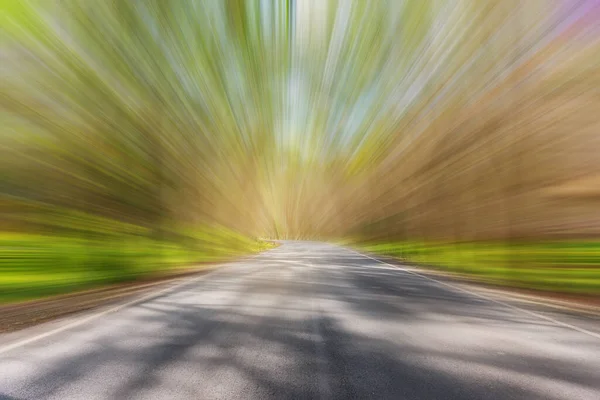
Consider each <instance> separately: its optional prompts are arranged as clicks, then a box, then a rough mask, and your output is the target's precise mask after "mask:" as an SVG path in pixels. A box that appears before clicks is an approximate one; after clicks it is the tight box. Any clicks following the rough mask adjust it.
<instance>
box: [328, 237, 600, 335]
mask: <svg viewBox="0 0 600 400" xmlns="http://www.w3.org/2000/svg"><path fill="white" fill-rule="evenodd" d="M340 247H342V248H345V249H347V250H350V251H352V252H354V253H356V254H358V255H360V256H362V257H366V258H370V259H371V260H374V261H377V262H378V263H380V264H383V265H387V266H390V267H393V268H394V269H397V270H400V271H403V272H407V273H409V274H412V275H415V276H418V277H421V278H423V279H426V280H429V281H432V282H435V283H437V284H438V285H442V286H446V287H449V288H452V289H454V290H457V291H459V292H463V293H467V294H470V295H471V296H474V297H477V298H480V299H483V300H487V301H489V302H492V303H495V304H499V305H502V306H504V307H508V308H511V309H513V310H517V311H520V312H522V313H524V314H528V315H530V316H533V317H537V318H540V319H543V320H546V321H548V322H552V323H553V324H554V325H557V326H561V327H563V328H569V329H571V330H574V331H577V332H579V333H583V334H585V335H588V336H592V337H594V338H596V339H600V333H596V332H592V331H589V330H587V329H584V328H580V327H578V326H575V325H571V324H568V323H566V322H562V321H559V320H557V319H555V318H552V317H548V316H546V315H543V314H539V313H536V312H534V311H529V310H526V309H524V308H521V307H517V306H514V305H512V304H509V303H505V302H503V301H500V300H495V299H493V298H490V297H487V296H484V295H481V294H479V293H475V292H471V291H470V290H467V289H464V288H461V287H458V286H455V285H452V284H450V283H447V282H442V281H439V280H437V279H434V278H431V277H429V276H426V275H422V274H419V273H418V272H414V271H411V270H409V269H406V268H402V267H400V266H398V265H394V264H390V263H388V262H385V261H381V260H378V259H377V258H375V257H371V256H369V255H367V254H363V253H360V252H358V251H356V250H354V249H349V248H347V247H343V246H340Z"/></svg>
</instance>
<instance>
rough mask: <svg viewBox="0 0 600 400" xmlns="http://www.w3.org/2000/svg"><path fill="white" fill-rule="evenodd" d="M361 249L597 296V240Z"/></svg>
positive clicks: (487, 278)
mask: <svg viewBox="0 0 600 400" xmlns="http://www.w3.org/2000/svg"><path fill="white" fill-rule="evenodd" d="M358 246H359V247H360V248H361V249H364V250H366V251H370V252H373V253H377V254H382V255H390V256H394V257H398V258H401V259H403V260H406V261H409V262H414V263H418V264H422V265H426V266H429V267H431V268H435V269H438V270H442V271H447V272H451V273H456V274H462V275H465V276H469V277H473V278H477V279H479V280H481V281H484V282H487V283H492V284H499V285H505V286H512V287H519V288H527V289H536V290H544V291H552V292H560V293H571V294H592V295H597V294H600V242H594V241H564V242H556V241H553V242H536V243H534V242H528V243H519V244H516V245H510V246H509V245H507V244H505V243H500V242H483V243H481V242H474V243H454V244H448V243H436V242H415V241H413V242H378V243H361V244H359V245H358Z"/></svg>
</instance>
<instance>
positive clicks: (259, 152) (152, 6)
mask: <svg viewBox="0 0 600 400" xmlns="http://www.w3.org/2000/svg"><path fill="white" fill-rule="evenodd" d="M2 7H3V10H2V16H1V18H2V28H1V29H2V36H3V40H2V45H1V46H2V50H1V51H2V53H1V57H2V85H1V89H0V90H1V97H0V101H1V104H2V109H3V111H2V133H1V137H0V140H1V148H0V163H1V164H0V165H1V167H0V168H1V177H0V179H1V181H0V184H1V189H2V190H1V193H2V199H1V207H2V215H1V216H0V222H1V224H2V230H3V231H4V233H3V235H2V240H3V241H4V242H5V244H6V247H5V249H6V250H2V262H3V264H5V265H7V267H6V268H3V269H2V270H0V273H2V274H3V275H4V276H5V278H3V280H2V281H0V286H1V288H2V289H5V290H4V292H5V293H8V292H10V291H11V290H12V292H13V295H11V296H13V297H11V299H20V298H27V297H32V296H33V297H35V296H36V295H38V293H42V292H44V290H46V291H48V290H50V289H48V283H49V282H54V286H60V287H62V288H63V289H61V290H67V289H65V288H68V287H71V286H69V285H76V284H79V283H81V282H87V283H86V284H90V285H91V284H94V282H95V283H98V282H105V281H106V280H109V281H112V280H120V279H126V278H131V277H135V276H139V275H142V274H147V273H149V271H155V270H157V269H162V268H165V266H167V265H169V266H172V265H179V264H181V263H184V262H191V261H198V260H207V259H215V258H219V257H224V256H226V255H231V254H233V253H235V254H238V253H239V254H244V253H247V252H251V251H255V250H259V249H261V248H264V246H266V245H265V244H264V243H262V242H260V241H258V240H256V239H253V238H256V237H263V238H264V237H269V238H301V239H302V238H325V239H331V238H341V237H344V238H351V240H353V241H354V242H355V243H361V244H364V245H365V246H367V247H368V248H370V249H371V250H374V251H378V250H380V251H382V252H384V253H390V254H396V255H401V256H403V257H406V258H412V259H414V260H415V261H425V262H428V263H430V264H439V265H443V266H445V267H446V268H454V269H459V270H461V271H462V272H466V273H473V274H480V275H482V276H483V275H485V276H487V278H488V279H496V278H498V277H497V276H496V275H498V276H499V275H502V276H503V277H504V278H506V276H507V275H508V280H509V281H511V282H512V283H513V284H515V285H522V286H528V287H534V288H538V289H550V290H567V291H574V292H578V293H599V292H600V269H599V268H597V266H598V265H599V264H600V250H599V249H600V245H598V244H597V242H596V241H595V240H594V238H596V237H597V236H598V234H600V212H599V211H600V210H599V208H598V207H599V206H598V198H599V197H600V158H599V157H598V155H599V154H600V134H599V132H600V115H599V110H600V92H599V90H600V0H550V1H548V0H524V1H513V0H504V1H474V0H447V1H446V0H418V1H400V0H389V1H384V0H378V1H358V0H357V1H345V0H331V1H329V0H302V1H294V0H288V1H268V0H250V1H241V0H228V1H214V0H206V1H165V0H147V1H51V0H48V1H42V0H40V1H11V0H8V1H4V2H3V4H2ZM584 239H585V240H584ZM482 243H483V244H482ZM486 246H488V247H486ZM507 249H508V250H510V251H508V250H507ZM157 260H162V261H160V262H159V261H157ZM154 264H159V265H154ZM482 266H485V268H487V267H489V268H488V269H486V270H485V272H482V269H483V267H482ZM516 268H521V271H522V273H520V274H512V273H508V274H507V273H506V271H510V270H514V269H516ZM536 268H539V269H537V270H536ZM544 268H545V269H544ZM56 269H60V271H56ZM550 270H552V271H554V272H550ZM494 271H495V272H494ZM527 271H529V272H527ZM532 271H533V272H532ZM556 271H558V272H556ZM528 273H529V275H528ZM494 274H496V275H494ZM548 274H554V275H551V276H546V275H548ZM542 275H543V276H545V279H539V278H540V277H541V276H542ZM504 278H503V279H504ZM36 282H38V283H37V284H38V286H39V287H38V289H36V290H38V292H35V291H34V292H31V291H30V292H29V294H23V293H24V292H20V293H21V295H18V294H14V292H18V291H19V290H22V289H23V288H25V287H27V288H29V289H31V288H32V287H34V286H35V285H36ZM61 285H62V286H61ZM9 289H10V290H9ZM31 290H33V289H31ZM57 291H59V290H58V289H57ZM44 293H46V292H44ZM47 293H53V292H52V291H51V290H50V291H48V292H47ZM3 300H6V299H3Z"/></svg>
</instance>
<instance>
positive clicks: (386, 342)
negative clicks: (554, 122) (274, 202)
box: [0, 242, 600, 400]
mask: <svg viewBox="0 0 600 400" xmlns="http://www.w3.org/2000/svg"><path fill="white" fill-rule="evenodd" d="M531 307H536V306H533V305H532V306H520V305H519V306H515V305H514V303H512V302H511V301H510V299H507V300H502V301H500V300H497V299H494V298H489V297H486V296H482V295H480V294H478V292H472V291H470V290H468V289H467V290H465V289H464V286H456V285H455V284H453V283H447V282H446V281H443V280H442V279H441V278H440V279H438V278H436V279H435V280H434V279H431V278H428V277H426V276H423V275H421V274H418V273H415V272H414V271H413V270H410V269H405V268H402V267H394V266H392V265H389V264H385V263H382V262H380V261H378V260H375V259H373V258H370V257H369V256H366V255H362V254H359V253H357V252H354V251H352V250H349V249H345V248H342V247H339V246H334V245H330V244H325V243H316V242H283V244H282V245H281V246H280V247H278V248H276V249H273V250H270V251H268V252H266V253H263V254H261V255H259V256H257V257H254V258H250V259H246V260H243V261H238V262H234V263H230V264H226V265H224V266H223V267H222V268H219V269H217V270H215V271H214V272H211V273H209V274H206V275H202V276H199V277H193V278H187V279H186V280H185V281H180V282H178V283H177V284H171V286H168V287H166V288H164V289H162V290H160V291H157V292H155V293H153V294H152V295H151V296H146V297H144V298H142V299H138V300H137V301H131V302H129V303H127V304H123V305H121V306H118V307H114V305H113V308H112V309H104V310H96V311H95V312H92V313H87V314H86V313H84V314H80V315H77V316H75V317H71V318H70V319H64V320H62V321H55V322H52V323H49V324H43V325H39V326H36V327H33V328H28V329H25V330H23V331H20V332H18V334H19V336H18V338H17V339H15V341H13V342H10V343H5V342H1V343H0V399H60V400H68V399H86V400H92V399H194V400H196V399H228V400H229V399H261V400H263V399H377V400H379V399H425V400H429V399H444V400H450V399H527V400H534V399H568V400H585V399H590V400H598V399H600V328H599V325H598V324H597V322H598V320H597V319H590V318H591V317H590V318H588V317H584V316H579V315H576V314H573V313H566V312H565V313H563V312H562V311H561V312H560V313H559V312H557V311H552V312H550V311H547V310H543V309H535V308H534V309H532V308H531ZM539 307H542V306H539ZM0 339H2V337H1V336H0Z"/></svg>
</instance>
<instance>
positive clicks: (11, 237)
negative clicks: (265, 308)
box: [0, 228, 273, 303]
mask: <svg viewBox="0 0 600 400" xmlns="http://www.w3.org/2000/svg"><path fill="white" fill-rule="evenodd" d="M271 247H273V245H272V244H271V243H267V242H264V241H258V240H254V239H250V238H246V237H244V236H242V235H239V234H237V233H235V232H232V231H229V230H226V229H223V228H218V229H217V228H204V229H202V230H196V231H194V232H187V233H186V236H184V239H178V240H176V241H175V240H173V241H159V240H155V239H151V238H148V237H144V236H134V235H118V236H110V237H99V238H95V239H84V238H81V237H76V236H53V235H34V234H14V233H0V249H1V250H0V303H9V302H20V301H26V300H33V299H38V298H43V297H47V296H53V295H59V294H65V293H70V292H74V291H80V290H86V289H92V288H96V287H102V286H105V285H110V284H114V283H120V282H128V281H134V280H138V279H141V278H149V277H152V276H157V275H161V274H169V273H174V272H179V271H181V270H182V269H185V268H189V267H190V266H191V265H195V264H201V263H209V262H218V261H223V260H226V259H231V258H234V257H239V256H242V255H246V254H252V253H257V252H260V251H263V250H266V249H268V248H271Z"/></svg>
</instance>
